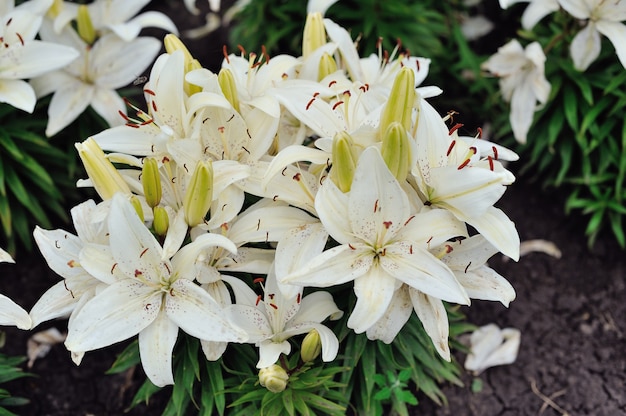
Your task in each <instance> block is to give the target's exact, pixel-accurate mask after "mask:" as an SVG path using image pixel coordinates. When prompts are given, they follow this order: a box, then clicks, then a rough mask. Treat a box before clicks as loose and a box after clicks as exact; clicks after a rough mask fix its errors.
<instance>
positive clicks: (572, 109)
mask: <svg viewBox="0 0 626 416" xmlns="http://www.w3.org/2000/svg"><path fill="white" fill-rule="evenodd" d="M563 112H564V113H565V119H566V120H567V124H568V125H569V126H570V128H571V129H572V130H574V131H578V105H577V96H576V93H575V92H574V90H573V89H572V88H571V87H570V86H565V87H563Z"/></svg>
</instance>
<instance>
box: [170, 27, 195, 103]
mask: <svg viewBox="0 0 626 416" xmlns="http://www.w3.org/2000/svg"><path fill="white" fill-rule="evenodd" d="M163 45H164V46H165V51H166V52H167V53H169V54H172V53H174V52H176V51H183V54H184V55H185V74H186V73H188V72H191V71H193V70H195V69H200V68H202V65H201V64H200V62H199V61H198V60H197V59H195V58H194V57H193V55H191V52H189V49H187V47H186V46H185V44H184V43H183V42H182V41H181V40H180V39H179V38H178V36H176V35H174V34H173V33H168V34H167V35H165V38H164V39H163ZM184 89H185V93H186V94H187V95H193V94H195V93H197V92H200V91H202V89H201V88H200V87H199V86H197V85H193V84H190V83H188V82H187V81H185V84H184Z"/></svg>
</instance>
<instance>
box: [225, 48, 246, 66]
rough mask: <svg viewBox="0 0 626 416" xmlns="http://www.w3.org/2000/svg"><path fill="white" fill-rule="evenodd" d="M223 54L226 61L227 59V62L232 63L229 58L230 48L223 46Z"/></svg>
mask: <svg viewBox="0 0 626 416" xmlns="http://www.w3.org/2000/svg"><path fill="white" fill-rule="evenodd" d="M241 49H243V48H241ZM222 53H223V54H224V59H226V62H227V63H230V59H229V58H228V47H227V46H226V45H224V46H222Z"/></svg>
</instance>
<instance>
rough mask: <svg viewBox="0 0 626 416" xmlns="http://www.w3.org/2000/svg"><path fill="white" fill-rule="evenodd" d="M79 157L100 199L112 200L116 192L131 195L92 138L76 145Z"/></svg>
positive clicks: (120, 176) (126, 185)
mask: <svg viewBox="0 0 626 416" xmlns="http://www.w3.org/2000/svg"><path fill="white" fill-rule="evenodd" d="M75 146H76V149H77V150H78V156H80V160H81V161H82V162H83V165H84V166H85V170H86V171H87V175H88V176H89V179H91V182H92V183H93V186H94V188H95V189H96V192H97V193H98V195H100V198H102V199H103V200H106V199H111V198H112V197H113V195H115V193H116V192H123V193H125V194H128V195H130V193H131V192H130V188H129V187H128V184H127V183H126V182H125V181H124V179H123V178H122V175H120V173H119V172H118V171H117V169H115V166H113V164H112V163H111V162H110V161H109V159H107V158H106V156H105V155H104V152H103V151H102V149H100V146H98V143H96V141H95V140H94V139H92V138H89V139H87V140H85V141H84V142H82V143H76V144H75Z"/></svg>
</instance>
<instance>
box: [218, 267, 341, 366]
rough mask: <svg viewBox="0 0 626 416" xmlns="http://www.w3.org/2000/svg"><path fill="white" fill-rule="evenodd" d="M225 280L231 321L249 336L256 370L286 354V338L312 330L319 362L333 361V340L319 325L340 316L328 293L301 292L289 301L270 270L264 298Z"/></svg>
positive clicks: (236, 281) (335, 347)
mask: <svg viewBox="0 0 626 416" xmlns="http://www.w3.org/2000/svg"><path fill="white" fill-rule="evenodd" d="M225 280H226V281H227V282H228V284H229V285H230V286H231V287H232V289H233V292H234V293H235V298H236V304H235V305H233V306H232V307H231V310H230V311H231V313H232V316H233V321H234V322H235V323H236V324H237V326H239V327H241V328H243V329H244V330H245V331H246V332H247V333H248V335H249V337H250V338H249V340H248V342H254V343H255V344H256V345H257V346H258V347H259V361H258V363H257V368H265V367H269V366H270V365H272V364H274V363H276V361H277V360H278V358H279V357H280V354H289V353H290V352H291V344H290V343H289V341H288V340H289V338H291V337H293V336H295V335H300V334H306V333H308V332H309V331H311V330H312V329H315V330H317V332H318V333H319V334H320V339H321V344H322V360H323V361H325V362H329V361H332V360H334V359H335V357H336V356H337V351H338V350H339V341H338V340H337V336H336V335H335V334H334V333H333V331H331V330H330V329H329V328H327V327H326V326H324V325H322V324H321V322H322V321H324V320H325V319H326V318H328V317H330V319H333V320H334V319H339V318H340V317H341V316H342V315H343V312H342V311H341V310H339V309H338V308H337V305H335V302H334V301H333V298H332V296H331V295H330V293H328V292H321V291H320V292H314V293H311V294H310V295H307V296H305V297H302V288H300V290H299V291H298V292H297V293H296V294H295V296H293V297H285V296H284V295H283V294H282V292H281V291H280V290H279V288H278V283H277V281H276V273H275V271H274V269H273V268H272V270H270V273H269V274H268V276H267V278H266V279H265V287H264V292H265V294H264V296H263V300H262V301H261V296H257V295H256V294H255V293H254V291H253V290H252V289H250V287H249V286H248V285H247V284H245V283H244V282H242V281H241V280H239V279H236V278H234V277H226V276H225Z"/></svg>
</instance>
